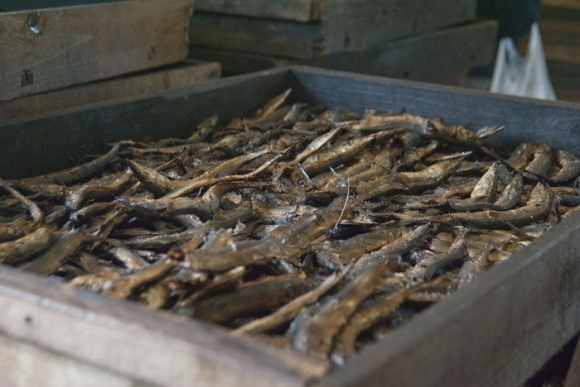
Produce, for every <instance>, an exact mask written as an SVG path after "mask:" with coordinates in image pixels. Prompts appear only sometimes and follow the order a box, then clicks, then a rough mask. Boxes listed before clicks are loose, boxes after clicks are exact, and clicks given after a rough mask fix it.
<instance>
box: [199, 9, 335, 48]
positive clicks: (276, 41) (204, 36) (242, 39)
mask: <svg viewBox="0 0 580 387" xmlns="http://www.w3.org/2000/svg"><path fill="white" fill-rule="evenodd" d="M189 39H190V42H191V44H192V45H194V46H200V47H210V48H219V49H227V50H235V51H242V52H250V53H258V54H268V55H273V56H288V57H291V58H303V59H309V58H312V57H315V56H320V55H321V53H320V51H321V50H322V48H321V47H320V42H321V41H322V40H323V39H324V38H323V36H322V35H321V34H320V31H319V27H318V25H317V24H313V23H295V22H289V21H280V20H271V19H256V18H250V17H239V16H229V15H219V14H210V13H200V12H196V13H195V14H194V15H193V17H192V18H191V23H190V26H189Z"/></svg>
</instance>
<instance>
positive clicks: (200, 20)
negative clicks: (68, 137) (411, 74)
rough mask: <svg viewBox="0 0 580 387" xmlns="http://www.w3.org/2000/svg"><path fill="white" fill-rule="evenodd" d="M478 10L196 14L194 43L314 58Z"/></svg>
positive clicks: (451, 2) (449, 1)
mask: <svg viewBox="0 0 580 387" xmlns="http://www.w3.org/2000/svg"><path fill="white" fill-rule="evenodd" d="M475 5H476V4H475V1H474V0H462V1H461V2H460V4H458V2H457V0H439V1H435V0H405V1H399V2H394V1H390V2H384V3H383V2H381V3H379V2H377V1H374V0H335V1H328V2H322V3H321V4H320V8H321V10H320V19H321V22H320V23H297V22H291V21H279V20H273V19H260V18H252V17H244V16H237V15H236V16H232V15H226V14H217V13H202V12H196V13H195V15H194V16H193V17H192V19H191V25H190V40H191V43H192V45H195V46H202V47H210V48H217V49H226V50H237V51H243V52H248V53H256V54H265V55H271V56H283V57H289V58H297V59H313V58H318V57H322V56H325V55H328V54H332V53H336V52H344V51H361V50H366V49H370V48H373V47H376V46H377V45H380V44H384V43H385V42H388V41H391V40H394V39H397V38H402V37H406V36H413V35H417V34H420V33H423V32H427V31H432V30H435V29H438V28H442V27H445V26H449V25H453V24H458V23H462V22H466V21H469V20H472V19H474V18H475Z"/></svg>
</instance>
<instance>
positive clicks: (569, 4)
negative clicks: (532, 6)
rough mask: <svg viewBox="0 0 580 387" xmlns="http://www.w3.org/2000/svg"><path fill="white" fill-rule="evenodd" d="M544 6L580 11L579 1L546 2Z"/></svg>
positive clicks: (556, 0) (550, 0)
mask: <svg viewBox="0 0 580 387" xmlns="http://www.w3.org/2000/svg"><path fill="white" fill-rule="evenodd" d="M542 5H543V6H544V7H554V8H567V9H580V2H579V1H578V0H544V1H543V2H542Z"/></svg>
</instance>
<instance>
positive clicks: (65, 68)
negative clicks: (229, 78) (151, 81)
mask: <svg viewBox="0 0 580 387" xmlns="http://www.w3.org/2000/svg"><path fill="white" fill-rule="evenodd" d="M191 12H192V0H166V1H159V0H132V1H119V2H115V3H106V4H93V5H87V6H82V7H63V8H51V9H44V10H39V11H32V12H31V11H20V12H9V13H3V14H0V63H2V69H1V70H0V100H7V99H12V98H16V97H20V96H24V95H29V94H33V93H38V92H42V91H47V90H54V89H58V88H61V87H65V86H69V85H75V84H79V83H84V82H88V81H93V80H97V79H103V78H108V77H112V76H116V75H120V74H124V73H129V72H132V71H138V70H143V69H147V68H152V67H157V66H162V65H166V64H170V63H174V62H179V61H181V60H183V59H185V58H186V57H187V51H188V26H189V16H190V15H191Z"/></svg>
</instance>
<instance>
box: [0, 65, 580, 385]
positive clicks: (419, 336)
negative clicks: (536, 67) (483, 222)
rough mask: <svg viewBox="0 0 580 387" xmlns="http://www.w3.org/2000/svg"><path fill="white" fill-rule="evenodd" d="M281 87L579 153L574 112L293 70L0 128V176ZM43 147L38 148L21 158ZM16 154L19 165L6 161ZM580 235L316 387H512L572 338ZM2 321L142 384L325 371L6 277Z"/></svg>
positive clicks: (437, 310) (562, 230)
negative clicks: (494, 130) (497, 128)
mask: <svg viewBox="0 0 580 387" xmlns="http://www.w3.org/2000/svg"><path fill="white" fill-rule="evenodd" d="M287 87H292V88H293V90H294V93H293V96H292V100H300V101H305V102H308V103H313V104H317V103H322V104H325V105H327V106H341V107H344V108H347V109H353V110H355V111H357V112H359V113H362V111H363V109H365V108H375V109H377V110H378V111H389V110H393V109H397V108H400V107H405V108H406V109H407V111H408V112H409V113H412V114H422V115H425V116H429V117H435V116H442V117H444V118H445V120H446V122H448V123H450V124H454V123H465V122H471V123H472V124H473V126H474V127H475V128H477V127H480V126H485V125H494V124H500V123H501V124H505V125H506V130H505V131H504V132H502V133H501V134H500V135H498V139H497V140H496V141H497V142H498V143H502V144H507V146H513V145H514V143H519V142H522V141H537V142H547V143H549V144H550V145H552V146H554V147H556V148H562V149H568V150H571V151H573V152H575V153H577V149H578V145H579V144H580V124H579V122H578V117H579V116H580V113H579V112H580V110H579V108H578V107H577V106H576V105H573V104H565V103H556V102H542V101H536V100H527V99H522V98H515V97H503V96H495V95H491V94H489V93H484V92H477V91H465V90H460V89H456V88H451V87H436V86H429V85H423V84H419V83H413V82H405V81H397V80H392V79H387V78H379V77H373V76H363V75H353V74H346V73H341V72H334V71H328V70H322V69H313V68H306V67H293V68H290V69H288V68H279V69H275V70H272V71H265V72H262V73H258V74H250V75H242V76H239V77H232V78H229V79H221V80H216V81H214V82H206V83H203V84H199V85H195V86H192V87H189V88H183V89H179V90H173V91H168V92H164V93H160V94H159V95H157V96H144V97H142V98H140V99H136V100H134V101H125V102H123V103H116V104H109V105H105V104H103V105H102V106H97V105H92V106H89V107H86V108H77V109H74V110H71V111H69V112H67V113H66V114H65V113H59V114H55V115H53V116H46V117H36V118H33V119H29V120H21V121H19V122H17V123H11V124H8V123H6V124H0V149H1V150H2V152H0V157H1V159H0V161H1V162H0V166H2V168H3V171H2V172H1V173H0V176H1V175H2V174H3V173H4V171H8V170H9V168H8V167H6V166H5V165H15V168H16V170H15V171H13V173H19V174H26V173H29V174H30V173H32V172H35V171H36V172H40V169H41V168H43V167H44V166H43V165H41V164H38V165H36V164H27V165H20V163H22V164H26V163H27V159H28V158H30V156H31V155H34V156H35V157H34V158H39V157H40V158H41V160H42V161H43V163H42V164H51V166H52V167H56V166H57V165H58V164H59V163H63V162H66V159H68V158H69V157H71V156H75V155H77V156H78V152H87V149H89V150H91V149H97V148H93V147H96V145H95V144H97V143H98V144H99V146H100V147H101V149H102V148H106V146H103V145H102V143H101V141H102V140H105V141H111V140H112V139H113V138H128V137H129V138H130V137H135V138H143V137H147V136H149V137H151V138H159V137H167V136H173V135H176V136H177V135H181V136H184V135H188V134H189V133H190V132H191V128H192V127H193V126H194V125H195V124H197V123H198V122H199V121H201V120H202V119H204V118H206V117H207V116H209V115H212V114H215V113H220V119H221V121H222V122H227V121H229V120H230V119H231V118H232V117H234V116H240V115H244V114H250V113H252V112H253V111H255V109H257V108H258V107H259V106H261V105H262V104H263V103H265V102H266V101H268V100H269V99H270V98H271V97H272V96H273V95H276V94H279V93H280V92H281V91H283V90H285V89H286V88H287ZM67 128H74V130H72V129H67ZM95 128H98V129H99V131H96V130H95ZM55 133H58V135H55ZM23 139H26V141H25V140H23ZM41 139H42V140H44V143H43V146H42V147H41V148H38V149H36V148H31V147H30V144H29V142H34V143H37V142H40V140H41ZM8 144H9V145H8ZM13 148H16V149H17V150H19V151H20V152H21V154H20V155H19V154H16V155H15V154H12V153H10V152H12V149H13ZM42 149H45V151H43V150H42ZM57 150H58V151H59V152H56V151H57ZM42 152H45V153H42ZM9 157H13V159H10V158H9ZM579 230H580V216H575V217H572V218H570V219H568V220H566V221H565V222H563V223H562V224H560V225H558V226H556V227H555V228H554V229H552V230H551V231H550V232H548V233H546V234H545V235H544V236H542V237H540V238H539V239H537V240H536V241H534V243H532V244H531V245H530V246H529V247H526V248H525V249H523V250H521V251H519V252H518V253H516V254H515V255H514V256H513V257H512V258H511V259H510V260H508V261H506V262H505V263H502V264H501V265H498V266H497V267H495V268H493V269H492V270H490V271H489V272H488V273H486V274H484V275H483V276H482V277H481V278H480V279H478V280H477V281H476V282H474V283H473V284H471V285H469V286H467V287H465V288H464V289H462V290H461V291H460V292H458V293H456V294H454V295H453V296H451V297H449V298H448V299H447V300H445V301H443V302H442V303H440V304H438V305H435V306H434V307H432V308H431V309H429V310H428V311H426V312H425V313H424V314H422V315H420V316H418V317H417V318H416V319H414V320H413V321H411V322H409V324H407V325H405V326H403V327H402V328H401V329H399V330H397V331H395V332H394V334H392V335H391V336H389V337H388V338H386V339H385V340H384V341H382V342H380V343H377V344H376V345H374V346H373V347H370V348H369V349H368V350H366V351H365V352H363V353H361V354H360V355H359V356H358V357H355V358H354V359H352V361H351V362H350V363H348V364H347V365H346V366H345V367H344V368H343V369H342V370H340V371H339V372H337V373H335V374H331V375H329V376H328V377H327V378H324V379H322V380H320V385H328V386H346V385H369V386H372V385H377V386H378V385H389V383H390V384H391V385H397V386H417V385H422V386H429V385H494V386H508V385H509V386H511V385H518V384H522V383H523V382H524V381H525V380H526V379H527V378H528V377H529V376H531V375H532V374H533V373H534V372H535V371H536V370H537V369H539V368H540V367H541V365H542V364H544V362H545V361H546V360H547V359H548V358H550V357H551V356H552V355H553V354H554V353H555V352H556V351H557V350H558V349H559V348H560V347H561V346H562V345H563V344H564V343H565V342H567V341H568V340H570V338H571V337H572V336H573V335H574V334H576V333H577V332H578V331H579V330H580V259H578V255H577V253H576V252H577V251H580V239H578V238H577V235H578V232H579ZM0 310H2V311H3V314H2V318H1V319H0V332H1V333H2V335H4V336H6V337H9V338H11V339H12V340H16V341H21V342H24V343H26V344H29V345H33V346H36V347H39V348H44V349H46V350H49V351H50V352H54V353H56V354H59V355H62V356H66V357H73V358H74V359H76V360H78V361H80V362H83V363H86V364H89V365H91V366H93V367H97V368H102V369H107V370H109V371H114V372H115V373H118V374H120V375H121V376H123V377H127V378H130V379H138V381H139V382H147V383H151V384H161V385H163V383H166V381H167V380H170V381H171V384H172V385H180V384H181V383H183V385H186V383H189V384H191V383H193V382H192V381H195V382H197V383H199V384H202V382H205V383H214V384H215V385H219V384H222V385H228V384H229V385H244V384H250V383H251V384H253V385H256V384H263V385H286V384H288V385H301V384H305V383H308V382H309V380H311V378H313V377H314V378H315V377H316V376H317V375H321V374H322V373H323V372H324V371H325V369H326V368H325V365H324V364H321V363H317V362H315V361H314V360H313V359H305V358H304V357H302V356H299V355H297V354H293V353H289V352H287V351H282V350H279V349H275V348H270V347H267V346H265V345H263V344H262V343H259V342H257V341H254V340H252V339H249V338H233V337H230V336H229V335H228V334H227V333H226V332H225V331H224V330H223V329H220V328H218V327H213V326H209V325H206V324H202V323H198V322H196V321H186V320H184V319H182V318H180V317H177V316H169V315H167V314H163V313H149V312H148V311H145V310H144V309H143V308H141V307H139V306H138V305H133V304H130V303H126V302H120V301H116V300H110V299H105V298H102V297H98V296H96V295H93V294H87V293H85V292H82V291H77V290H73V289H70V288H64V287H63V286H61V285H57V284H54V283H53V282H51V281H46V280H40V279H38V278H33V277H31V276H29V275H26V274H24V273H20V272H16V271H15V270H13V269H9V268H0ZM79 343H80V344H82V345H79ZM168 375H169V377H170V378H171V379H166V378H167V377H168ZM162 378H165V379H162Z"/></svg>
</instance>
